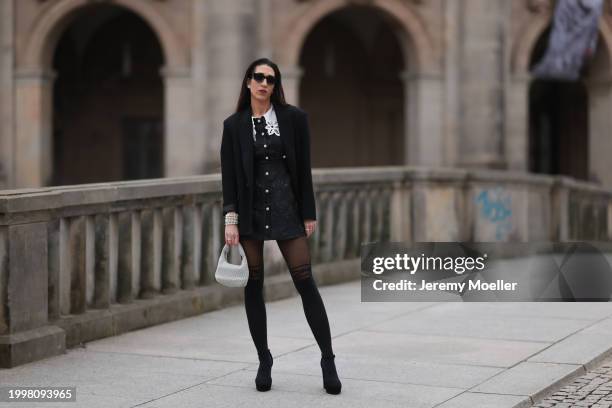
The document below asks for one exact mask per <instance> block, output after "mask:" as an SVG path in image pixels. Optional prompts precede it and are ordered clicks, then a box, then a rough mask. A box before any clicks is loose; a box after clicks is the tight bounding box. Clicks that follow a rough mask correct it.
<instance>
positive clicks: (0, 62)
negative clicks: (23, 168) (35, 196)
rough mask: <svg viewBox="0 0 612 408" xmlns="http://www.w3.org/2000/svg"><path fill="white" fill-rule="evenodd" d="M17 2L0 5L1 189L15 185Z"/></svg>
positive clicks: (4, 2)
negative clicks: (15, 13) (14, 67)
mask: <svg viewBox="0 0 612 408" xmlns="http://www.w3.org/2000/svg"><path fill="white" fill-rule="evenodd" d="M13 5H14V1H12V0H11V1H3V2H0V188H8V187H12V186H13V185H14V174H13V159H14V157H13V140H14V133H15V132H14V131H13V124H14V123H15V122H14V117H13V107H14V99H13V89H14V88H13V87H14V83H13V65H14V51H13V50H14V48H15V45H14V38H13V32H14V21H15V19H14V18H13V14H14V11H13Z"/></svg>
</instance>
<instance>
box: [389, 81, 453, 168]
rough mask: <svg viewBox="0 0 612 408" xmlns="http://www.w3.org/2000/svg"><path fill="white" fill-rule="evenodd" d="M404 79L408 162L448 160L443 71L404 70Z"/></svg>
mask: <svg viewBox="0 0 612 408" xmlns="http://www.w3.org/2000/svg"><path fill="white" fill-rule="evenodd" d="M400 77H401V79H402V80H403V82H404V93H405V97H404V100H405V102H404V109H405V114H404V121H405V126H404V135H405V141H404V146H405V152H404V158H405V159H404V162H405V163H406V164H410V165H419V166H432V167H438V166H442V165H443V164H444V161H445V160H444V134H443V127H442V121H443V94H442V92H443V83H442V78H441V76H440V75H439V74H412V73H409V72H406V71H404V72H402V73H401V74H400Z"/></svg>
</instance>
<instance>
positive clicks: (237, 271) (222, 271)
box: [215, 243, 249, 288]
mask: <svg viewBox="0 0 612 408" xmlns="http://www.w3.org/2000/svg"><path fill="white" fill-rule="evenodd" d="M237 246H238V251H239V252H240V258H241V262H240V264H239V265H237V264H233V263H231V262H229V261H228V259H227V255H228V254H229V252H230V245H227V244H225V246H224V247H223V249H222V250H221V255H220V256H219V262H218V263H217V270H216V271H215V279H216V280H217V282H219V283H220V284H222V285H223V286H229V287H232V288H236V287H244V286H246V284H247V281H248V280H249V265H248V264H247V259H246V255H245V253H244V249H243V248H242V245H241V244H240V243H238V245H237Z"/></svg>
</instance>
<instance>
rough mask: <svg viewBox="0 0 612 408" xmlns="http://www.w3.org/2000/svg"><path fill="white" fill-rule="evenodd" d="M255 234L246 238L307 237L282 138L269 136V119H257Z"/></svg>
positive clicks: (254, 197) (255, 123)
mask: <svg viewBox="0 0 612 408" xmlns="http://www.w3.org/2000/svg"><path fill="white" fill-rule="evenodd" d="M253 123H254V125H255V132H256V133H255V141H254V149H253V150H254V154H255V157H254V168H255V175H254V176H255V189H254V191H253V230H252V233H251V234H242V238H247V239H260V240H264V241H267V240H280V239H290V238H296V237H300V236H306V229H305V228H304V223H303V222H302V219H301V217H300V215H299V210H298V205H297V201H296V199H295V194H294V192H293V188H292V187H291V178H290V175H289V170H288V168H287V163H286V157H287V156H286V154H285V151H284V146H283V143H282V140H281V137H280V136H278V135H276V134H272V135H270V134H269V133H268V130H267V129H266V119H265V117H263V116H261V117H259V118H254V119H253Z"/></svg>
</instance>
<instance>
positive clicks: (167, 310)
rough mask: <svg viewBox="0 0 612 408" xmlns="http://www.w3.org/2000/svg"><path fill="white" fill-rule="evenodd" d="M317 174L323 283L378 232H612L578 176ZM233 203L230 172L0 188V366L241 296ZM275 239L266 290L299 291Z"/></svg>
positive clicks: (605, 210) (594, 236) (468, 235)
mask: <svg viewBox="0 0 612 408" xmlns="http://www.w3.org/2000/svg"><path fill="white" fill-rule="evenodd" d="M313 178H314V183H315V190H316V204H317V218H318V228H317V229H316V232H315V234H314V235H313V236H312V237H310V240H309V242H310V248H311V255H312V263H313V268H314V270H315V275H316V276H317V280H319V281H320V282H322V283H323V284H325V283H333V282H338V281H342V280H346V279H354V278H357V277H358V276H359V251H360V245H361V244H362V243H365V242H372V241H389V240H391V241H480V242H489V241H517V242H525V241H567V240H574V239H580V240H599V241H609V240H611V238H612V224H611V222H612V221H611V220H612V217H610V216H609V215H608V214H611V213H610V212H611V211H612V200H611V199H610V197H611V192H609V191H606V190H603V189H600V188H597V187H594V186H592V185H590V184H587V183H579V182H576V181H573V180H570V179H567V178H558V177H545V176H534V175H526V174H513V173H508V172H492V171H475V172H466V171H461V170H453V169H436V170H431V169H421V168H409V167H375V168H333V169H317V170H315V171H314V172H313ZM221 213H222V212H221V183H220V175H218V174H215V175H206V176H196V177H186V178H174V179H158V180H147V181H135V182H120V183H103V184H88V185H81V186H66V187H55V188H43V189H31V190H14V191H2V192H0V305H1V306H2V307H0V367H13V366H16V365H19V364H23V363H26V362H29V361H34V360H37V359H41V358H44V357H47V356H51V355H55V354H58V353H62V352H63V351H64V350H65V348H66V347H71V346H74V345H77V344H80V343H83V342H86V341H90V340H94V339H97V338H102V337H106V336H112V335H116V334H119V333H123V332H126V331H130V330H135V329H138V328H142V327H147V326H151V325H155V324H159V323H163V322H167V321H171V320H176V319H180V318H184V317H188V316H192V315H196V314H199V313H203V312H205V311H207V310H213V309H217V308H220V307H223V306H224V305H228V304H234V303H237V302H240V301H241V300H242V295H243V291H242V289H241V288H225V287H222V286H220V285H218V284H217V283H216V282H215V281H214V276H213V274H214V269H215V266H216V262H217V259H218V255H219V253H220V250H221V247H222V245H223V225H222V224H223V223H222V219H221V215H222V214H221ZM268 244H273V242H272V243H266V248H267V249H271V250H272V251H273V254H272V255H271V256H270V257H267V258H266V259H267V260H266V275H268V274H269V275H270V276H271V279H266V287H269V286H273V287H274V290H272V291H267V292H266V296H267V298H268V299H271V298H280V297H286V296H290V295H291V294H292V293H294V292H293V290H294V289H293V285H292V282H291V280H290V277H289V274H288V273H283V271H284V270H285V269H286V267H285V265H284V262H283V259H282V257H281V256H280V255H279V252H278V251H274V247H269V246H268ZM268 295H269V296H268Z"/></svg>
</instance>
